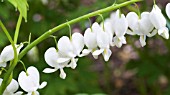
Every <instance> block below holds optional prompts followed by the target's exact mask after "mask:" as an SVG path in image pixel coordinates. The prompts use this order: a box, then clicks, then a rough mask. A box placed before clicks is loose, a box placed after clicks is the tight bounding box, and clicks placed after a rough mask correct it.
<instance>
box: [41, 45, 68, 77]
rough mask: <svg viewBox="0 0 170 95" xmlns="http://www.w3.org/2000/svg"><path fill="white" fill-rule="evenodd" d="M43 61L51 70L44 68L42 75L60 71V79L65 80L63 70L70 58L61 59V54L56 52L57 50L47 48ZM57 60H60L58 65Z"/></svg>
mask: <svg viewBox="0 0 170 95" xmlns="http://www.w3.org/2000/svg"><path fill="white" fill-rule="evenodd" d="M44 57H45V61H46V62H47V64H48V65H49V66H51V67H53V68H54V69H53V68H46V69H44V70H43V72H44V73H53V72H55V71H57V70H58V69H59V70H60V77H61V78H62V79H65V78H66V74H65V72H64V70H63V68H64V67H66V66H67V65H68V63H69V61H70V58H63V56H61V54H60V53H59V52H57V50H56V49H55V48H54V47H51V48H49V49H48V50H47V51H46V52H45V54H44ZM58 59H60V60H61V61H63V62H61V61H60V63H59V62H58V61H57V60H58Z"/></svg>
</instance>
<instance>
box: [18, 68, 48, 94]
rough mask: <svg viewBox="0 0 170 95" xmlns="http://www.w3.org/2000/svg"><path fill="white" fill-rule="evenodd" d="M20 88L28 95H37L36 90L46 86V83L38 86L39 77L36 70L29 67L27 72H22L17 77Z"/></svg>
mask: <svg viewBox="0 0 170 95" xmlns="http://www.w3.org/2000/svg"><path fill="white" fill-rule="evenodd" d="M18 83H19V85H20V87H21V88H22V89H23V90H24V91H26V92H28V95H29V94H30V95H32V94H33V93H34V95H39V93H38V91H37V90H38V89H42V88H44V87H45V86H46V85H47V82H42V84H41V85H40V75H39V72H38V70H37V68H35V67H33V66H30V67H29V68H28V69H27V72H24V71H22V72H21V73H20V74H19V77H18Z"/></svg>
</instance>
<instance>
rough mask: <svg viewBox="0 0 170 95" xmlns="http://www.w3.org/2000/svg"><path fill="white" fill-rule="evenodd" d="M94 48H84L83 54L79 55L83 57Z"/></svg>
mask: <svg viewBox="0 0 170 95" xmlns="http://www.w3.org/2000/svg"><path fill="white" fill-rule="evenodd" d="M91 51H92V50H91V49H84V50H83V51H82V54H80V55H79V57H83V56H86V55H88V54H89V53H90V52H91Z"/></svg>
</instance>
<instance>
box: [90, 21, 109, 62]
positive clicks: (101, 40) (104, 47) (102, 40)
mask: <svg viewBox="0 0 170 95" xmlns="http://www.w3.org/2000/svg"><path fill="white" fill-rule="evenodd" d="M104 27H105V26H104V25H102V24H101V27H100V26H98V31H97V39H96V40H97V46H98V47H99V48H100V49H99V50H98V49H97V50H95V51H94V52H93V56H96V57H98V56H99V55H100V54H101V53H102V54H103V57H104V60H105V61H108V60H109V58H110V56H111V54H112V52H111V50H110V38H109V37H110V35H109V32H106V31H105V28H107V27H105V28H104Z"/></svg>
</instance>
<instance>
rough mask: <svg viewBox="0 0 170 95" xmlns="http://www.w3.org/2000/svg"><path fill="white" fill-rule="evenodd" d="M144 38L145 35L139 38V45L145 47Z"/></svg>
mask: <svg viewBox="0 0 170 95" xmlns="http://www.w3.org/2000/svg"><path fill="white" fill-rule="evenodd" d="M145 40H146V36H145V35H142V36H140V43H141V46H142V47H144V46H145V45H146V42H145Z"/></svg>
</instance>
